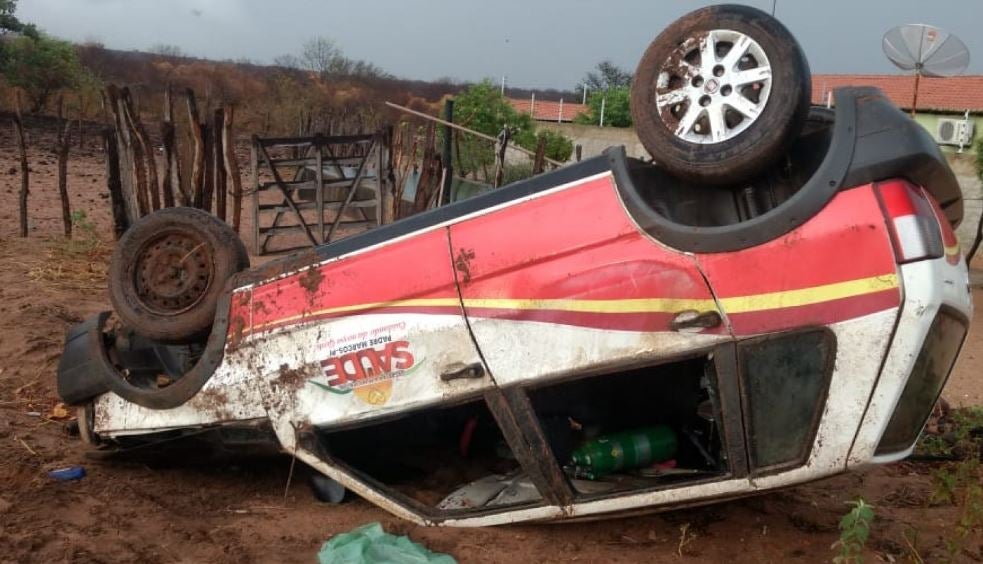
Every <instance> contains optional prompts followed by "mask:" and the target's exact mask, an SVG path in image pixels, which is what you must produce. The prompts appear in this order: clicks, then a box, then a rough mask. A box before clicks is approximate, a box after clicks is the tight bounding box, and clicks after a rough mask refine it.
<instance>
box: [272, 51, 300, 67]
mask: <svg viewBox="0 0 983 564" xmlns="http://www.w3.org/2000/svg"><path fill="white" fill-rule="evenodd" d="M273 66H275V67H283V68H285V69H302V68H304V63H302V62H301V60H300V57H298V56H297V55H291V54H289V53H288V54H286V55H278V56H276V57H274V58H273Z"/></svg>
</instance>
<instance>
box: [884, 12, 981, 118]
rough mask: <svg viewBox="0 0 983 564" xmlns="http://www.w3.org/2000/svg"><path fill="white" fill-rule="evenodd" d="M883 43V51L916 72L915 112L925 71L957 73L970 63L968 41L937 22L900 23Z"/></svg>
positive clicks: (932, 74) (935, 74)
mask: <svg viewBox="0 0 983 564" xmlns="http://www.w3.org/2000/svg"><path fill="white" fill-rule="evenodd" d="M881 43H882V44H881V47H882V48H883V49H884V54H885V55H887V58H888V60H890V61H891V62H892V63H894V66H896V67H898V68H899V69H901V70H906V71H914V72H915V92H914V96H913V100H912V103H911V115H912V116H914V115H915V108H916V107H917V106H918V82H919V79H920V78H921V77H922V76H923V75H924V76H930V77H947V76H955V75H957V74H961V73H962V72H963V71H965V70H966V68H967V67H968V66H969V49H967V48H966V44H965V43H963V42H962V41H961V40H960V39H959V38H958V37H956V36H955V35H953V34H951V33H949V32H948V31H945V30H944V29H940V28H937V27H935V26H931V25H926V24H907V25H899V26H897V27H893V28H891V29H890V30H888V32H887V33H885V34H884V39H883V41H882V42H881Z"/></svg>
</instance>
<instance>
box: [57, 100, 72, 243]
mask: <svg viewBox="0 0 983 564" xmlns="http://www.w3.org/2000/svg"><path fill="white" fill-rule="evenodd" d="M63 101H64V100H63V99H62V98H61V97H59V98H58V120H59V122H60V121H61V120H64V124H61V123H59V126H60V127H59V129H58V133H57V141H56V144H55V153H56V154H57V157H58V197H59V199H61V219H62V222H63V223H64V225H65V237H68V238H69V239H71V238H72V210H71V207H70V206H69V203H68V147H69V143H68V142H69V138H70V136H71V135H70V132H69V128H70V127H71V126H72V121H71V120H69V119H67V118H65V114H64V104H63Z"/></svg>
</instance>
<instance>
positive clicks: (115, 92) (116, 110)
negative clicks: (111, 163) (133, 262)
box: [103, 84, 146, 226]
mask: <svg viewBox="0 0 983 564" xmlns="http://www.w3.org/2000/svg"><path fill="white" fill-rule="evenodd" d="M103 109H104V110H105V111H106V112H107V113H108V114H109V117H110V118H111V119H112V123H113V127H114V128H115V134H114V135H113V140H114V141H115V142H116V150H115V154H116V161H117V167H118V168H119V172H118V174H117V177H118V178H119V181H120V197H121V198H122V199H123V211H124V213H125V214H126V225H127V226H129V225H132V224H133V223H134V222H135V221H136V220H137V219H140V216H141V215H143V213H144V212H145V209H144V208H145V207H146V203H145V202H146V200H145V199H142V198H141V197H140V195H139V191H138V189H137V179H136V176H137V175H136V164H135V161H136V159H135V155H134V151H133V146H132V143H131V140H130V134H129V130H128V128H127V127H126V119H125V118H124V117H123V113H122V111H121V110H120V100H119V88H117V87H116V85H114V84H110V85H108V86H106V88H105V90H104V91H103ZM123 171H125V174H124V173H123ZM141 201H142V202H144V205H143V206H141Z"/></svg>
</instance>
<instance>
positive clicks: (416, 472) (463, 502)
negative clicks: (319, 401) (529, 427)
mask: <svg viewBox="0 0 983 564" xmlns="http://www.w3.org/2000/svg"><path fill="white" fill-rule="evenodd" d="M322 439H323V443H324V445H325V448H326V449H327V450H328V452H329V453H330V455H331V456H332V457H334V458H336V459H338V460H339V461H341V462H343V463H345V464H346V465H348V466H350V467H351V468H353V469H354V470H356V471H357V472H358V473H360V474H362V475H363V476H367V477H369V478H371V479H372V480H373V481H375V482H377V483H378V484H381V487H383V488H384V489H389V490H392V491H394V492H396V493H398V494H401V495H402V496H404V497H405V498H408V499H409V500H412V501H413V502H416V503H417V504H421V505H423V506H426V507H428V508H431V509H434V510H438V511H455V510H469V509H479V508H493V507H508V506H514V505H517V504H528V503H535V502H539V501H540V500H541V499H542V496H541V495H540V493H539V491H538V489H537V488H536V487H535V486H534V485H533V484H532V482H531V481H530V479H529V478H528V477H527V476H526V474H525V473H524V472H523V470H522V469H521V468H520V466H519V463H518V462H517V461H516V457H515V455H514V454H513V453H512V450H511V448H510V447H509V445H508V443H507V442H506V440H505V438H504V437H503V435H502V432H501V431H500V430H499V428H498V425H497V424H496V422H495V419H494V417H493V416H492V414H491V412H490V411H489V409H488V408H487V406H486V405H485V403H484V402H483V401H473V402H469V403H465V404H462V405H457V406H453V407H447V408H440V409H425V410H422V411H418V412H415V413H412V414H410V415H408V416H405V417H400V418H397V419H390V420H387V421H385V422H381V423H372V424H368V425H366V426H362V427H358V428H354V429H346V430H339V431H323V432H322ZM472 483H477V484H478V485H477V486H475V487H474V488H472V490H473V491H463V492H461V491H458V490H459V488H461V487H462V486H465V485H467V484H472Z"/></svg>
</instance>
